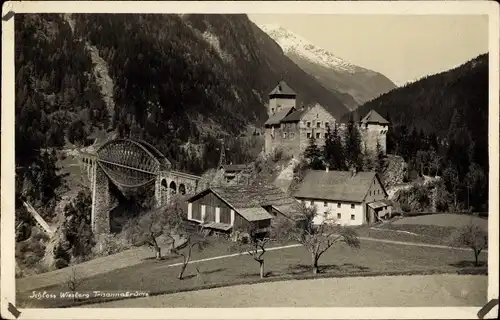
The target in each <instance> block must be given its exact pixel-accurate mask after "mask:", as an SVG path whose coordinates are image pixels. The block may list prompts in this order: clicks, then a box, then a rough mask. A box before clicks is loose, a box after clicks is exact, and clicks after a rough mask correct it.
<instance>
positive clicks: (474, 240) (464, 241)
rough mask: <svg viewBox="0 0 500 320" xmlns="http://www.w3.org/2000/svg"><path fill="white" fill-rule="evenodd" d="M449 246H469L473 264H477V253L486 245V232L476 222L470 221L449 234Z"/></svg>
mask: <svg viewBox="0 0 500 320" xmlns="http://www.w3.org/2000/svg"><path fill="white" fill-rule="evenodd" d="M450 244H451V246H455V247H461V246H465V247H469V248H471V249H472V251H473V252H474V265H475V266H476V267H477V266H479V254H480V253H481V251H482V250H483V249H485V248H487V247H488V234H487V233H486V232H485V231H484V230H482V229H481V228H480V227H479V226H477V225H476V224H473V223H470V224H468V225H466V226H464V227H462V228H460V229H458V230H457V231H456V232H454V233H453V234H452V236H451V241H450Z"/></svg>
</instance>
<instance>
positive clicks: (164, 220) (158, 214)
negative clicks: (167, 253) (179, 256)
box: [126, 201, 184, 260]
mask: <svg viewBox="0 0 500 320" xmlns="http://www.w3.org/2000/svg"><path fill="white" fill-rule="evenodd" d="M183 217H184V210H183V209H182V207H181V206H180V204H179V203H178V202H177V201H172V202H171V203H169V204H168V205H167V206H166V207H161V208H157V209H154V210H152V211H149V212H148V213H146V214H144V215H142V216H139V217H137V218H135V219H133V220H131V221H130V222H129V223H128V226H127V227H126V237H127V239H128V240H129V241H130V242H131V243H132V245H134V246H146V245H147V246H148V247H150V248H152V249H153V250H154V252H155V257H156V259H157V260H161V259H162V256H161V247H160V245H159V243H158V238H159V237H160V236H162V235H163V236H164V237H166V238H168V239H170V241H171V243H170V245H171V248H173V247H174V245H175V243H174V242H175V241H174V240H175V238H174V236H175V235H178V229H179V227H178V225H179V224H180V223H182V221H183Z"/></svg>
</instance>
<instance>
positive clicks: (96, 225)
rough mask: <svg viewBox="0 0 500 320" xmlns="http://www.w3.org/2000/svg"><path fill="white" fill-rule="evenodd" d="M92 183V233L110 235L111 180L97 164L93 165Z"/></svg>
mask: <svg viewBox="0 0 500 320" xmlns="http://www.w3.org/2000/svg"><path fill="white" fill-rule="evenodd" d="M92 169H93V170H92V171H93V177H92V178H91V181H92V187H91V190H92V217H91V223H92V231H93V233H94V234H95V235H100V234H108V233H110V225H109V222H110V221H109V209H110V205H111V193H110V190H109V183H110V181H109V178H108V177H107V176H106V173H105V172H104V170H103V169H102V168H101V166H99V165H98V164H97V163H95V164H94V165H93V168H92Z"/></svg>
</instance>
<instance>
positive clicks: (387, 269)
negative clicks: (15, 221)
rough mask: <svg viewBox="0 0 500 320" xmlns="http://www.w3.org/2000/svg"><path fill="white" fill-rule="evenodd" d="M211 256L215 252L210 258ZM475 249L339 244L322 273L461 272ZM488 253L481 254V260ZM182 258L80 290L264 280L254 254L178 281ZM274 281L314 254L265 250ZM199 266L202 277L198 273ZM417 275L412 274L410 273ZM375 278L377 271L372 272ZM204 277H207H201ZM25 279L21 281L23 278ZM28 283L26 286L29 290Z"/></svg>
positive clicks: (122, 272) (47, 303)
mask: <svg viewBox="0 0 500 320" xmlns="http://www.w3.org/2000/svg"><path fill="white" fill-rule="evenodd" d="M208 249H209V250H208V251H210V248H208ZM206 254H207V252H204V251H202V252H193V260H197V259H200V258H203V256H205V257H206ZM208 257H210V256H208ZM473 258H474V257H473V254H472V252H469V251H466V250H456V249H449V248H431V247H418V246H413V245H400V244H390V243H381V242H374V241H365V240H362V241H361V248H360V249H359V250H352V249H350V248H348V247H347V246H346V245H343V244H339V245H337V246H334V247H332V248H331V249H330V250H328V251H327V252H326V253H325V254H324V256H323V257H322V259H321V260H320V269H321V271H322V273H324V274H327V275H331V276H349V275H352V276H353V275H355V274H360V273H370V272H371V273H373V274H387V273H389V274H390V273H391V272H392V273H394V272H403V273H407V274H408V273H409V272H432V273H436V272H434V271H437V272H439V273H456V272H458V271H460V270H461V269H462V265H463V263H464V261H470V260H472V259H473ZM486 259H487V255H486V254H484V253H481V255H480V260H481V261H486ZM177 262H180V259H179V258H174V259H171V260H167V261H147V262H146V261H145V262H143V263H141V264H137V265H134V266H130V267H126V268H121V269H117V270H114V271H110V272H108V273H104V274H99V275H95V276H92V277H89V278H87V279H85V281H83V283H81V285H80V287H79V289H78V290H79V291H82V292H83V291H92V290H105V291H115V290H131V291H135V290H144V291H148V292H151V293H155V292H156V293H167V292H179V291H183V290H196V289H198V290H199V289H201V288H202V287H203V285H224V286H227V285H234V284H241V283H242V281H243V282H246V283H250V282H251V281H256V280H258V279H259V273H258V272H259V269H258V265H257V263H255V262H254V261H253V260H252V258H251V257H249V256H233V257H228V258H224V259H218V260H210V261H203V262H199V263H192V264H190V265H189V266H188V268H187V270H186V274H185V279H184V280H178V279H177V275H178V272H179V266H173V267H169V265H171V264H174V263H177ZM265 265H266V271H267V272H268V280H279V279H283V278H284V277H287V276H292V277H300V276H303V275H306V274H311V269H310V254H309V253H308V252H307V250H305V249H304V248H302V247H294V248H287V249H283V250H276V251H269V252H268V253H266V254H265ZM196 267H199V270H200V272H202V277H201V279H199V278H198V277H197V276H196V270H195V268H196ZM410 274H411V273H410ZM367 276H371V274H367ZM200 280H201V281H200ZM18 281H19V280H18ZM26 288H27V286H26V285H25V286H24V290H26ZM20 289H21V288H20V287H19V284H18V288H17V290H18V295H17V304H18V305H21V304H24V303H30V304H33V305H32V306H31V307H54V306H58V305H59V304H60V303H67V302H64V301H58V300H40V301H35V300H31V299H28V296H27V295H29V294H31V292H19V291H24V290H20ZM38 290H42V291H43V290H46V291H52V292H60V291H67V286H66V285H65V283H60V284H59V285H55V286H49V287H45V288H43V289H42V288H39V289H38ZM379 292H384V291H382V290H380V291H379Z"/></svg>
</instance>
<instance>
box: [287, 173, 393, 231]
mask: <svg viewBox="0 0 500 320" xmlns="http://www.w3.org/2000/svg"><path fill="white" fill-rule="evenodd" d="M293 196H294V197H295V198H296V199H298V200H299V201H301V202H302V203H304V204H305V205H306V206H308V207H310V206H316V208H317V210H318V215H317V216H316V218H315V219H314V223H316V224H319V223H322V222H323V221H324V220H323V219H325V218H326V219H327V220H328V221H332V222H333V223H337V224H342V225H362V224H366V223H373V222H376V221H378V220H380V219H381V218H383V217H385V216H387V215H390V214H391V205H390V202H389V201H387V192H386V190H385V188H384V186H383V184H382V183H381V181H380V178H379V177H378V175H377V174H376V173H375V172H356V171H355V170H351V171H328V170H326V171H323V170H310V171H308V172H306V174H305V177H304V179H303V180H302V182H301V183H300V185H299V186H298V188H297V191H296V192H294V193H293Z"/></svg>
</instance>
